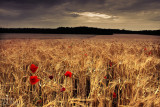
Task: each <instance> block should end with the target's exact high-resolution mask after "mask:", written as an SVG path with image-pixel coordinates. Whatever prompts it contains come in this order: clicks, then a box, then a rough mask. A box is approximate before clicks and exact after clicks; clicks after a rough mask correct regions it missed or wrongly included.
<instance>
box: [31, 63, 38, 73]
mask: <svg viewBox="0 0 160 107" xmlns="http://www.w3.org/2000/svg"><path fill="white" fill-rule="evenodd" d="M37 69H38V67H37V66H35V65H34V64H31V66H30V70H31V71H32V72H33V73H35V72H36V70H37Z"/></svg>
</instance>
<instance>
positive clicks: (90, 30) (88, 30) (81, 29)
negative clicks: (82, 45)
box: [0, 27, 160, 36]
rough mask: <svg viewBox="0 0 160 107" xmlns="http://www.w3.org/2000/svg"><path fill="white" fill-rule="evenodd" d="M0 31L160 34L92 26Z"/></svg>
mask: <svg viewBox="0 0 160 107" xmlns="http://www.w3.org/2000/svg"><path fill="white" fill-rule="evenodd" d="M0 33H41V34H96V35H112V34H147V35H159V36H160V30H143V31H130V30H119V29H101V28H93V27H59V28H56V29H49V28H0Z"/></svg>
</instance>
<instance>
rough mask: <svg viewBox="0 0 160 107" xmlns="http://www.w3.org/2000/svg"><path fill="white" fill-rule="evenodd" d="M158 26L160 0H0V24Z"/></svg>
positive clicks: (15, 26)
mask: <svg viewBox="0 0 160 107" xmlns="http://www.w3.org/2000/svg"><path fill="white" fill-rule="evenodd" d="M76 26H89V27H99V28H111V29H128V30H157V29H160V0H0V27H14V28H17V27H18V28H19V27H21V28H23V27H28V28H57V27H76Z"/></svg>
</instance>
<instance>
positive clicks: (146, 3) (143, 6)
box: [117, 0, 160, 11]
mask: <svg viewBox="0 0 160 107" xmlns="http://www.w3.org/2000/svg"><path fill="white" fill-rule="evenodd" d="M117 9H119V10H123V11H142V10H151V9H160V0H136V1H134V0H133V3H131V4H130V5H125V6H123V5H122V7H120V8H117Z"/></svg>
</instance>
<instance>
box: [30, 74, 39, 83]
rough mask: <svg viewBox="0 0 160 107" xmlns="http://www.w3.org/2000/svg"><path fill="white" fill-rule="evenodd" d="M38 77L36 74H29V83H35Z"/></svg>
mask: <svg viewBox="0 0 160 107" xmlns="http://www.w3.org/2000/svg"><path fill="white" fill-rule="evenodd" d="M39 80H40V79H38V77H37V76H30V83H31V84H32V85H34V84H36V83H37V82H38V81H39Z"/></svg>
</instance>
